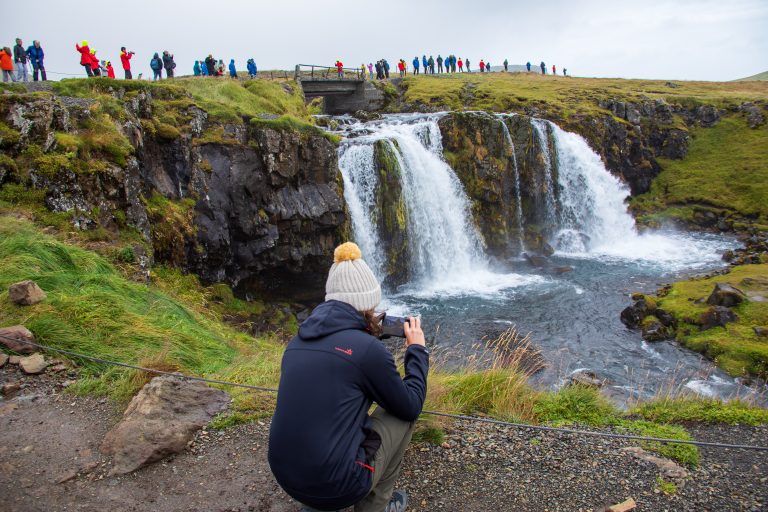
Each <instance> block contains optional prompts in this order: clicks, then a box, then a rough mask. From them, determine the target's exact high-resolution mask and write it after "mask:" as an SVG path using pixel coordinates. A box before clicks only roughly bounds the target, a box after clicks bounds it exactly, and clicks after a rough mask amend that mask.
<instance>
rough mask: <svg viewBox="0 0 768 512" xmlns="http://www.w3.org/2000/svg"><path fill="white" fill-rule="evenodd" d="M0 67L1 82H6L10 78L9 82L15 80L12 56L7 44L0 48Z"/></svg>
mask: <svg viewBox="0 0 768 512" xmlns="http://www.w3.org/2000/svg"><path fill="white" fill-rule="evenodd" d="M0 69H2V70H3V82H7V81H8V79H9V78H10V79H11V82H15V81H16V76H15V75H14V74H13V57H12V56H11V49H10V48H8V47H7V46H6V47H5V48H3V49H2V50H0Z"/></svg>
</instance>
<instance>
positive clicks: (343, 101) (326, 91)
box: [294, 64, 384, 114]
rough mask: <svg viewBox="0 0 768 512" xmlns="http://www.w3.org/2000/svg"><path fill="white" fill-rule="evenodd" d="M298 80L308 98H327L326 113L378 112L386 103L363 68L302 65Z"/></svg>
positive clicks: (297, 76) (324, 102)
mask: <svg viewBox="0 0 768 512" xmlns="http://www.w3.org/2000/svg"><path fill="white" fill-rule="evenodd" d="M294 79H295V80H296V81H297V82H298V83H299V85H301V89H302V90H303V91H304V97H305V98H306V99H308V100H309V99H313V98H319V97H322V98H323V112H324V113H326V114H348V113H352V112H355V111H357V110H376V109H378V108H381V106H382V105H383V102H384V95H383V93H382V92H381V91H380V90H379V89H378V88H376V86H374V85H373V84H372V83H371V82H370V81H366V80H365V73H364V71H363V70H362V69H359V68H358V69H351V68H343V69H342V70H341V73H339V70H338V69H337V68H335V67H332V66H320V65H316V64H298V65H296V71H295V73H294Z"/></svg>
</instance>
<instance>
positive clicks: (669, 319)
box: [653, 308, 677, 327]
mask: <svg viewBox="0 0 768 512" xmlns="http://www.w3.org/2000/svg"><path fill="white" fill-rule="evenodd" d="M653 314H654V316H655V317H656V318H658V319H659V321H660V322H661V324H662V325H663V326H664V327H674V326H675V324H676V323H677V321H676V320H675V317H674V316H672V314H671V313H668V312H666V311H664V310H663V309H660V308H656V310H655V311H654V312H653Z"/></svg>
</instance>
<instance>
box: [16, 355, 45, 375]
mask: <svg viewBox="0 0 768 512" xmlns="http://www.w3.org/2000/svg"><path fill="white" fill-rule="evenodd" d="M19 366H20V367H21V369H22V370H23V371H24V373H27V374H29V375H37V374H40V373H43V372H44V371H45V369H46V367H47V366H48V362H47V361H46V360H45V357H43V354H32V355H31V356H27V357H22V358H21V360H20V361H19Z"/></svg>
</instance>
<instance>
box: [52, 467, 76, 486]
mask: <svg viewBox="0 0 768 512" xmlns="http://www.w3.org/2000/svg"><path fill="white" fill-rule="evenodd" d="M76 477H77V471H76V470H74V469H70V470H69V471H67V472H65V473H64V474H63V475H61V476H60V477H59V478H57V479H56V483H57V484H63V483H64V482H69V481H70V480H73V479H75V478H76Z"/></svg>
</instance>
